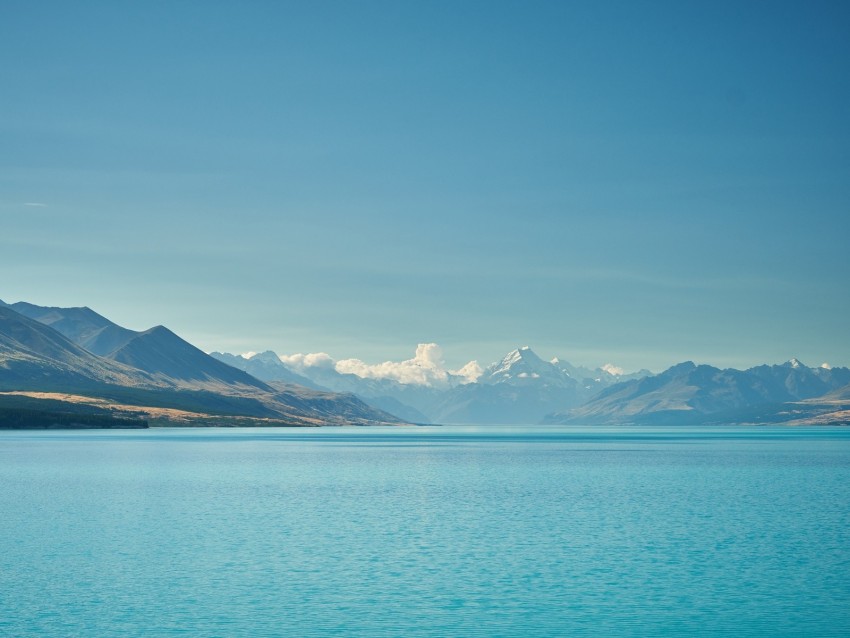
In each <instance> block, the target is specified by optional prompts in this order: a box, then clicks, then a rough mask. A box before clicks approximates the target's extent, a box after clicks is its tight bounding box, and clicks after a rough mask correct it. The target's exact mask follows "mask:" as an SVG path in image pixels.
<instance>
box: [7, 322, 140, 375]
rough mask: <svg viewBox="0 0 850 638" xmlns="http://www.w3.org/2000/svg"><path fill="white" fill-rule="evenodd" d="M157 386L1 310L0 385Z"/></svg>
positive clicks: (35, 323) (37, 324)
mask: <svg viewBox="0 0 850 638" xmlns="http://www.w3.org/2000/svg"><path fill="white" fill-rule="evenodd" d="M97 384H115V385H123V386H130V387H138V386H155V385H156V382H155V381H154V380H153V379H151V378H150V376H149V375H147V374H145V373H143V372H141V371H139V370H135V369H133V368H131V367H128V366H125V365H122V364H121V363H117V362H114V361H109V360H105V359H102V358H100V357H97V356H96V355H93V354H91V353H90V352H88V351H87V350H85V349H84V348H81V347H80V346H78V345H77V344H75V343H72V342H71V341H69V340H68V339H67V338H65V337H64V336H63V335H61V334H59V333H58V332H56V331H55V330H53V329H52V328H49V327H47V326H45V325H44V324H42V323H39V322H38V321H34V320H32V319H30V318H28V317H24V316H23V315H21V314H18V313H17V312H15V311H14V310H12V309H11V308H10V307H8V306H4V307H0V386H2V387H4V388H14V389H22V388H25V387H26V388H34V387H39V388H55V387H87V386H91V385H97Z"/></svg>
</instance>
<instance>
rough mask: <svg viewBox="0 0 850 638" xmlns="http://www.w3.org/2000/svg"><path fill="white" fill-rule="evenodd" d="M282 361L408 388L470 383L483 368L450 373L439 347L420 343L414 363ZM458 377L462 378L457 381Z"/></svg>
mask: <svg viewBox="0 0 850 638" xmlns="http://www.w3.org/2000/svg"><path fill="white" fill-rule="evenodd" d="M280 360H281V361H283V363H285V364H286V365H288V366H290V367H292V368H293V369H295V370H296V371H299V372H305V373H306V369H307V368H314V367H323V368H332V369H334V370H336V371H337V372H339V373H340V374H354V375H357V376H358V377H361V378H364V379H391V380H393V381H397V382H398V383H402V384H406V385H425V386H432V387H448V386H450V385H452V384H453V383H456V382H460V383H469V382H472V381H474V380H475V379H477V378H478V377H480V376H481V374H482V370H481V366H479V365H478V363H477V362H476V361H470V362H469V363H467V364H466V365H465V366H463V367H462V368H461V369H460V370H457V371H450V370H448V369H447V368H446V365H445V362H444V361H443V350H442V348H440V346H438V345H437V344H436V343H420V344H419V345H418V346H417V347H416V353H415V354H414V356H413V358H412V359H407V360H405V361H384V362H383V363H376V364H370V363H366V362H365V361H362V360H360V359H342V360H340V361H334V360H333V358H332V357H331V356H330V355H329V354H327V353H324V352H319V353H313V354H292V355H282V356H281V357H280ZM457 377H461V378H460V379H458V378H457Z"/></svg>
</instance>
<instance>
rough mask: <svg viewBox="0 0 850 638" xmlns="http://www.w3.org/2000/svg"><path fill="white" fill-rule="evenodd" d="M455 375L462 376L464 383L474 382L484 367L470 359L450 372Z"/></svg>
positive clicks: (482, 372)
mask: <svg viewBox="0 0 850 638" xmlns="http://www.w3.org/2000/svg"><path fill="white" fill-rule="evenodd" d="M452 374H454V375H455V376H458V377H463V379H464V383H475V382H476V381H478V379H479V378H480V377H481V375H482V374H484V368H482V367H481V366H480V365H478V362H477V361H470V362H469V363H467V364H466V365H465V366H463V367H462V368H460V369H459V370H455V371H454V372H452Z"/></svg>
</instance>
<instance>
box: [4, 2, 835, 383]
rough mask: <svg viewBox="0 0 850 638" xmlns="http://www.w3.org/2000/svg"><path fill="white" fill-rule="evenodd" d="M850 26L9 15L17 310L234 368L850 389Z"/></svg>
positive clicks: (723, 11)
mask: <svg viewBox="0 0 850 638" xmlns="http://www.w3.org/2000/svg"><path fill="white" fill-rule="evenodd" d="M848 7H850V5H847V4H846V3H843V2H814V3H812V2H808V3H803V2H795V3H783V2H770V3H767V2H764V3H762V2H751V3H739V2H729V3H725V2H705V3H680V2H669V3H665V2H655V3H633V2H592V3H590V2H589V3H567V2H552V3H542V2H541V3H528V2H470V3H462V2H461V3H459V2H422V3H414V2H339V3H336V2H310V3H305V2H297V3H284V2H267V3H264V2H255V3H245V4H242V3H239V4H237V3H217V2H203V3H201V2H197V3H192V2H161V3H160V2H147V3H134V4H132V5H131V4H130V3H112V2H102V3H88V2H81V3H43V2H14V3H7V4H6V5H5V7H4V9H3V18H2V20H0V220H2V228H3V231H2V234H0V273H2V280H1V281H0V298H2V299H3V300H5V301H7V302H12V301H18V300H28V301H31V302H34V303H39V304H45V305H88V306H90V307H92V308H94V309H96V310H98V311H99V312H101V313H102V314H105V315H106V316H108V317H110V318H111V319H113V320H114V321H117V322H118V323H121V324H122V325H126V326H127V327H130V328H135V329H144V328H147V327H150V326H152V325H155V324H160V323H162V324H165V325H167V326H169V327H170V328H171V329H173V330H174V331H176V332H178V334H181V335H182V336H184V337H185V338H187V339H189V340H190V341H192V342H193V343H195V344H196V345H198V346H199V347H202V348H204V349H206V350H213V349H215V350H228V351H235V352H241V351H245V350H261V349H268V348H271V349H274V350H276V351H279V352H281V353H292V352H316V351H325V352H329V353H331V354H332V355H333V356H334V357H336V358H345V357H359V358H361V359H364V360H366V361H378V360H384V359H395V360H397V359H404V358H408V357H409V356H410V355H411V354H412V352H413V349H414V348H415V345H416V344H417V343H419V342H436V343H439V344H440V345H441V346H442V347H443V350H444V352H445V356H446V358H447V360H448V362H449V364H453V365H460V364H462V363H463V362H465V361H467V360H469V359H473V358H475V359H479V360H480V361H481V362H482V363H486V362H489V361H491V360H494V359H497V358H499V357H500V356H501V355H502V354H504V353H505V352H507V351H508V350H510V349H511V348H513V347H515V346H517V345H523V344H528V345H531V346H532V347H533V348H534V349H535V350H536V351H537V352H538V353H539V354H541V355H542V356H546V357H551V356H555V355H557V356H560V357H562V358H565V359H568V360H570V361H573V362H575V363H582V364H591V365H598V364H602V363H605V362H608V361H612V362H614V363H617V364H618V365H621V366H623V367H626V368H627V369H636V368H639V367H649V368H651V369H655V370H659V369H662V368H664V367H666V366H668V365H671V364H673V363H676V362H678V361H681V360H684V359H693V360H696V361H700V362H707V363H712V364H715V365H720V366H736V367H743V366H748V365H754V364H757V363H762V362H781V361H784V360H786V359H788V358H790V357H792V356H796V357H798V358H800V359H801V360H803V361H804V362H805V363H809V364H810V365H813V364H820V363H821V362H822V361H829V362H830V363H832V364H833V365H850V338H848V329H847V317H848V315H850V285H848V281H850V256H848V249H847V246H848V239H850V232H848V231H850V221H848V220H850V117H848V113H850V37H848V35H847V34H848V33H850V8H848Z"/></svg>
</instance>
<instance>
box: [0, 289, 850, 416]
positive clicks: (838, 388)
mask: <svg viewBox="0 0 850 638" xmlns="http://www.w3.org/2000/svg"><path fill="white" fill-rule="evenodd" d="M431 345H432V346H433V344H431ZM434 347H436V346H434ZM89 348H92V349H94V350H97V351H98V352H99V353H102V354H97V353H95V352H93V351H92V350H89ZM426 350H427V349H426ZM418 353H419V351H418V350H417V358H416V359H412V360H410V361H406V362H404V365H405V366H406V367H405V368H403V370H404V371H405V372H404V376H401V375H398V376H397V377H395V378H390V377H383V376H378V375H379V374H380V373H381V372H382V371H383V370H386V369H387V368H385V367H384V368H376V369H377V370H378V372H377V373H376V372H375V371H370V370H369V368H368V367H365V368H364V369H365V370H366V371H367V373H368V374H372V375H373V376H371V377H370V376H358V375H357V374H353V373H351V372H347V370H352V369H355V370H356V369H359V368H358V367H357V366H352V362H354V363H357V364H358V365H360V364H362V362H359V363H358V362H357V361H356V360H349V361H346V362H344V363H346V366H344V367H341V368H340V369H341V370H346V371H344V372H340V371H339V370H337V368H336V365H335V363H334V362H333V360H332V359H330V358H329V357H328V356H327V355H322V356H320V357H318V358H316V359H315V360H313V359H310V358H308V357H304V356H302V355H299V356H297V357H285V358H281V357H279V356H278V355H277V354H275V353H274V352H272V351H266V352H262V353H260V354H254V355H250V356H248V355H245V356H237V355H232V354H227V353H220V352H214V353H212V354H211V355H207V354H206V353H204V352H203V351H201V350H199V349H198V348H196V347H195V346H193V345H191V344H189V343H188V342H186V341H185V340H183V339H181V338H180V337H179V336H177V335H176V334H174V333H173V332H171V331H170V330H168V329H167V328H165V327H164V326H156V327H154V328H151V329H149V330H145V331H141V332H136V331H133V330H128V329H126V328H123V327H121V326H118V325H117V324H114V323H113V322H111V321H109V320H108V319H106V318H105V317H103V316H101V315H99V314H97V313H96V312H94V311H93V310H91V309H89V308H85V307H83V308H56V307H41V306H36V305H34V304H29V303H24V302H18V303H17V304H5V303H3V302H2V301H0V394H2V393H3V392H10V391H12V392H20V391H28V392H32V391H51V392H69V391H74V392H81V393H87V394H88V395H90V396H101V397H111V398H112V399H116V400H117V399H119V398H120V400H121V401H124V402H130V403H134V404H138V405H140V404H142V403H143V402H148V403H147V404H149V405H156V406H160V407H163V408H180V409H188V410H190V411H195V412H204V411H206V412H209V413H211V414H220V415H225V414H233V415H243V416H246V417H251V418H271V419H284V420H289V422H292V423H299V424H316V425H319V424H329V423H333V424H343V423H362V424H371V423H378V422H380V423H397V422H399V417H400V419H401V420H404V421H406V422H410V423H440V424H452V423H457V424H481V425H486V424H533V423H539V422H545V423H552V424H581V425H593V424H655V425H658V424H711V423H791V424H798V423H799V424H802V423H845V422H848V423H850V369H848V368H841V367H835V368H831V367H829V366H827V365H825V364H824V365H823V366H820V367H817V368H811V367H809V366H806V365H805V364H803V363H802V362H800V361H799V360H797V359H790V360H789V361H787V362H785V363H783V364H779V365H760V366H756V367H753V368H750V369H748V370H735V369H719V368H716V367H713V366H709V365H697V364H695V363H693V362H691V361H686V362H684V363H680V364H677V365H674V366H672V367H670V368H669V369H667V370H665V371H664V372H662V373H660V374H658V375H653V374H651V373H650V372H648V371H646V370H641V371H639V372H637V373H633V374H625V373H623V371H622V370H621V369H619V368H616V367H615V366H611V365H606V366H604V367H600V368H596V369H590V368H583V367H579V366H573V365H572V364H570V363H569V362H568V361H566V360H564V359H561V358H557V357H556V358H553V359H551V360H549V361H546V360H544V359H542V358H541V357H539V356H538V355H537V354H536V353H535V352H534V351H533V350H532V349H531V348H529V347H528V346H523V347H520V348H516V349H515V350H512V351H511V352H509V353H508V354H506V355H505V356H504V357H502V359H500V360H499V361H497V362H495V363H493V364H491V365H489V366H487V367H486V368H484V369H483V370H482V369H481V367H480V366H478V364H477V363H476V362H471V363H470V364H469V366H467V367H466V368H464V371H462V372H458V373H454V372H447V371H446V370H445V368H444V367H440V366H441V365H442V364H440V363H439V361H438V359H437V358H431V359H420V358H418ZM322 357H324V358H322ZM302 360H304V361H307V360H309V361H310V363H309V364H306V363H304V364H300V363H299V362H301V361H302ZM314 361H315V362H314ZM293 362H294V363H293ZM295 364H298V365H295ZM386 365H390V364H389V363H388V364H386ZM393 365H395V364H393ZM363 366H365V364H363ZM411 366H412V367H411ZM435 366H436V367H435ZM390 369H395V368H390ZM469 370H471V371H472V372H473V373H472V374H469V375H467V371H469ZM410 379H413V381H409V380H410ZM402 380H405V381H406V382H402ZM414 381H415V382H414ZM0 398H2V397H0ZM0 403H2V402H0ZM0 407H2V405H0ZM393 415H394V416H393Z"/></svg>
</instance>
